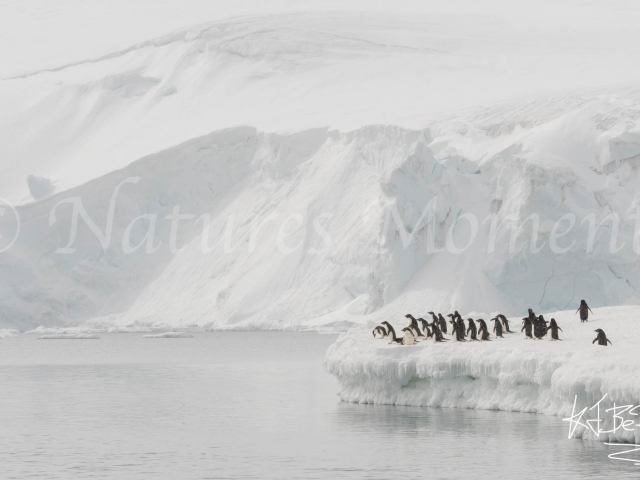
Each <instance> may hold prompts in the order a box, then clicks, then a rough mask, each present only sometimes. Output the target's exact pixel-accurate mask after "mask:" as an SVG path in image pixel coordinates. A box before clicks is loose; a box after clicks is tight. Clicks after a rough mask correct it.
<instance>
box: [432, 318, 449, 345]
mask: <svg viewBox="0 0 640 480" xmlns="http://www.w3.org/2000/svg"><path fill="white" fill-rule="evenodd" d="M431 331H432V332H433V341H434V342H446V341H447V339H446V338H444V336H443V335H442V331H440V327H439V326H438V322H437V319H436V320H434V321H433V322H432V323H431Z"/></svg>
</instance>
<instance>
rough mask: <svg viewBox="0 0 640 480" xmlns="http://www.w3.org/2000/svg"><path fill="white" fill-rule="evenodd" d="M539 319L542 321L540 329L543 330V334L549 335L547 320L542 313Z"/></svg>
mask: <svg viewBox="0 0 640 480" xmlns="http://www.w3.org/2000/svg"><path fill="white" fill-rule="evenodd" d="M538 321H539V322H540V330H541V332H542V336H543V337H544V336H545V335H547V321H546V320H545V319H544V317H543V316H542V315H540V316H539V317H538Z"/></svg>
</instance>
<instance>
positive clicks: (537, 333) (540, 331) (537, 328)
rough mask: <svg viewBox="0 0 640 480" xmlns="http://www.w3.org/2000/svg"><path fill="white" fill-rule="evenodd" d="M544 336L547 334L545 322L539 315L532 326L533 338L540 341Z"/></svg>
mask: <svg viewBox="0 0 640 480" xmlns="http://www.w3.org/2000/svg"><path fill="white" fill-rule="evenodd" d="M546 334H547V322H546V321H545V319H544V317H543V316H542V315H540V316H539V317H537V318H536V320H535V322H534V324H533V336H534V337H535V339H536V340H542V337H544V336H545V335H546Z"/></svg>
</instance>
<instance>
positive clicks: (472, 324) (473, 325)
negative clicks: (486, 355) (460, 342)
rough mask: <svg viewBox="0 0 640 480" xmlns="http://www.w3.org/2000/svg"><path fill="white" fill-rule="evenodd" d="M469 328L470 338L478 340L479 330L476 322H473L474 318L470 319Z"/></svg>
mask: <svg viewBox="0 0 640 480" xmlns="http://www.w3.org/2000/svg"><path fill="white" fill-rule="evenodd" d="M467 321H468V322H469V328H468V329H467V334H469V335H470V336H469V338H470V339H471V340H475V341H477V340H478V328H477V327H476V322H474V321H473V318H468V319H467Z"/></svg>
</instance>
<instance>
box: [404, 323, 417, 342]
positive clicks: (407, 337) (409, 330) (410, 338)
mask: <svg viewBox="0 0 640 480" xmlns="http://www.w3.org/2000/svg"><path fill="white" fill-rule="evenodd" d="M402 331H403V332H404V336H403V337H402V345H415V344H416V336H415V335H414V332H413V327H404V328H403V329H402Z"/></svg>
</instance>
